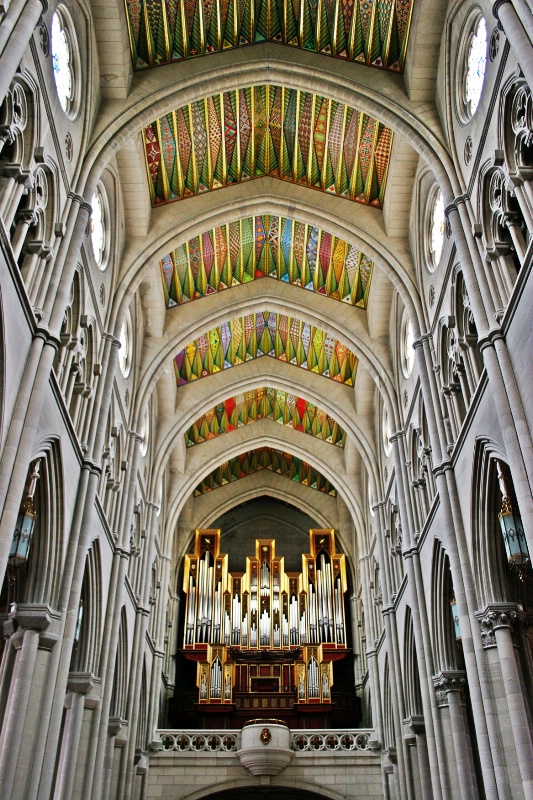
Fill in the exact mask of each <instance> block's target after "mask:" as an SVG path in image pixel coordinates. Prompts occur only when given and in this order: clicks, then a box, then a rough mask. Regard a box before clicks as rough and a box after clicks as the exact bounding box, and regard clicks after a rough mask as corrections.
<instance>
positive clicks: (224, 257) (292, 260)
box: [160, 214, 374, 308]
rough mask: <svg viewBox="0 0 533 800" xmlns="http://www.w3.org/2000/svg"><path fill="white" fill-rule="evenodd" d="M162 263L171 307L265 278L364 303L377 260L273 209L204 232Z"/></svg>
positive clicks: (166, 294)
mask: <svg viewBox="0 0 533 800" xmlns="http://www.w3.org/2000/svg"><path fill="white" fill-rule="evenodd" d="M160 263H161V272H162V277H163V287H164V291H165V301H166V306H167V308H171V307H172V306H176V305H181V304H182V303H187V302H189V301H190V300H197V299H199V298H201V297H205V296H206V295H208V294H213V293H214V292H220V291H222V290H223V289H228V288H229V287H231V286H238V285H239V284H242V283H247V282H248V281H253V280H258V279H259V278H267V277H268V278H274V279H277V280H280V281H285V282H286V283H290V284H291V285H293V286H300V287H302V288H303V289H308V290H309V291H311V292H317V293H318V294H324V295H327V296H328V297H332V298H334V299H335V300H342V301H343V302H345V303H349V304H350V305H354V306H358V307H359V308H366V306H367V301H368V292H369V289H370V278H371V275H372V268H373V265H374V263H373V261H372V260H371V259H370V258H368V256H365V254H364V253H362V252H361V250H358V249H357V248H356V247H354V246H353V245H350V244H348V243H347V242H345V241H344V240H343V239H339V238H338V237H337V236H333V234H331V233H326V232H325V231H323V230H321V229H320V228H317V227H315V226H313V225H307V224H306V223H304V222H296V221H295V220H293V219H287V217H280V216H275V215H271V214H261V215H260V216H255V217H245V218H244V219H240V220H237V221H236V222H230V223H227V224H225V225H220V226H218V227H217V228H213V229H212V230H210V231H206V232H205V233H203V234H202V235H201V236H196V237H195V238H194V239H190V240H189V241H188V242H186V243H185V244H182V245H180V247H177V248H176V249H175V250H173V251H172V252H171V253H170V254H169V255H167V256H165V257H164V258H163V259H162V260H161V262H160Z"/></svg>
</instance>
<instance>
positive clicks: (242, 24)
mask: <svg viewBox="0 0 533 800" xmlns="http://www.w3.org/2000/svg"><path fill="white" fill-rule="evenodd" d="M126 9H127V17H128V23H129V33H130V44H131V50H132V58H133V66H134V68H135V69H143V68H145V67H151V66H155V65H159V64H168V63H169V62H172V61H180V60H182V59H184V58H191V57H193V56H199V55H204V54H206V53H214V52H217V51H219V50H227V49H231V48H235V47H243V46H246V45H250V44H256V43H260V42H264V41H271V42H279V43H281V44H285V45H290V46H292V47H299V48H301V49H303V50H310V51H312V52H315V53H325V54H326V55H331V56H337V57H338V58H345V59H348V60H350V61H357V62H361V63H363V64H369V65H371V66H374V67H380V68H382V69H383V68H384V69H389V70H392V71H394V72H401V71H402V70H403V66H404V61H405V52H406V48H407V39H408V34H409V25H410V20H411V10H412V0H358V2H356V0H343V1H342V2H341V1H340V0H238V2H237V0H187V2H184V3H180V2H178V0H126Z"/></svg>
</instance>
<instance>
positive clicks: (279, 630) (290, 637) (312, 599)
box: [182, 529, 347, 716]
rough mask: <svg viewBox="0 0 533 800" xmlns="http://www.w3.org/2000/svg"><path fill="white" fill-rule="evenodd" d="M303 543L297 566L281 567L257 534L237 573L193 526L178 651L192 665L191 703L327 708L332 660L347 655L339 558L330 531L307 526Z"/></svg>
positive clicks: (213, 535) (213, 541)
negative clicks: (195, 699)
mask: <svg viewBox="0 0 533 800" xmlns="http://www.w3.org/2000/svg"><path fill="white" fill-rule="evenodd" d="M309 549H310V552H309V553H307V554H304V555H303V556H302V571H301V572H300V573H296V572H286V571H285V568H284V559H283V557H280V556H277V555H276V542H275V540H274V539H257V540H256V546H255V555H254V556H248V557H247V558H246V563H245V570H244V572H232V573H230V572H229V571H228V557H227V555H224V554H221V553H220V531H219V530H205V529H204V530H197V531H196V535H195V547H194V553H191V554H189V555H187V556H185V572H184V583H183V589H184V592H185V593H186V609H185V632H184V642H183V651H182V652H183V654H184V655H185V657H186V658H187V659H189V660H192V661H195V662H196V670H197V673H196V675H197V678H196V683H197V687H198V705H199V707H202V706H205V707H208V708H206V709H205V710H209V711H213V710H215V711H216V710H217V707H218V708H219V710H220V711H223V709H224V708H225V709H226V710H227V711H230V708H228V707H231V709H233V710H234V709H236V710H237V711H239V710H241V711H242V713H243V714H244V713H253V714H254V715H255V716H257V715H260V714H261V712H262V711H264V712H265V713H266V715H267V716H269V715H270V716H271V715H272V713H273V712H274V711H275V712H276V714H277V715H278V716H279V715H280V714H281V715H283V711H284V710H286V711H287V713H289V711H290V710H291V709H294V707H296V706H297V707H298V712H300V711H304V710H305V708H306V707H309V709H311V708H312V709H313V710H316V706H317V705H319V706H321V707H323V708H324V709H325V710H327V707H328V705H330V704H331V687H332V685H333V663H334V662H335V661H336V660H338V659H340V658H343V657H344V655H345V654H346V652H347V648H346V621H345V613H344V594H345V592H346V588H347V587H346V564H345V556H344V555H343V554H341V553H337V551H336V549H335V534H334V532H333V530H311V531H310V548H309ZM248 709H249V712H248V711H247V710H248Z"/></svg>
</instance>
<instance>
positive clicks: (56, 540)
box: [26, 439, 65, 608]
mask: <svg viewBox="0 0 533 800" xmlns="http://www.w3.org/2000/svg"><path fill="white" fill-rule="evenodd" d="M37 460H38V461H39V462H40V470H39V472H40V477H39V480H38V482H37V493H36V494H37V504H38V505H37V509H38V511H37V521H36V526H35V527H36V530H35V533H34V536H33V540H32V543H31V549H30V559H29V562H28V576H27V584H26V585H27V593H26V602H30V603H47V604H48V605H49V606H50V607H51V608H56V607H57V602H58V599H59V588H60V582H61V571H62V567H63V558H64V546H65V542H64V529H63V526H64V511H63V489H62V487H63V485H64V476H63V468H62V460H61V449H60V444H59V441H58V440H57V439H49V440H45V441H44V442H42V443H41V444H40V445H38V447H37V448H36V450H35V452H34V456H33V458H32V459H31V461H32V463H34V462H35V461H37Z"/></svg>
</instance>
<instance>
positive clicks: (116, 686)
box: [109, 606, 129, 720]
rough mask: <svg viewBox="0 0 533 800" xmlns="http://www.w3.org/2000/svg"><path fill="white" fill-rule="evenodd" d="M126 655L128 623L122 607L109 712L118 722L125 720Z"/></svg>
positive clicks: (126, 693)
mask: <svg viewBox="0 0 533 800" xmlns="http://www.w3.org/2000/svg"><path fill="white" fill-rule="evenodd" d="M128 654H129V646H128V621H127V617H126V608H125V607H124V606H123V607H122V611H121V614H120V630H119V634H118V642H117V652H116V656H115V671H114V675H113V689H112V693H111V706H110V711H109V714H110V717H115V718H116V719H118V720H125V719H126V707H127V700H128V672H129V669H128Z"/></svg>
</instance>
